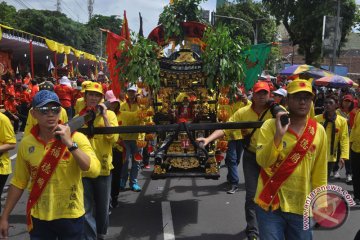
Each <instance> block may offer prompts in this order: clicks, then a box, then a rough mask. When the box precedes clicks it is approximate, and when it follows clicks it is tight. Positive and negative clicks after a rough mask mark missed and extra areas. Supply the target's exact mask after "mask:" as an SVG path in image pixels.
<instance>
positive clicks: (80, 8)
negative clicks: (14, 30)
mask: <svg viewBox="0 0 360 240" xmlns="http://www.w3.org/2000/svg"><path fill="white" fill-rule="evenodd" d="M0 1H4V0H0ZM5 2H7V3H8V4H11V5H13V6H15V7H16V8H17V9H21V8H35V9H47V10H56V2H57V0H5ZM356 2H357V4H360V0H356ZM60 3H61V11H62V12H63V13H65V14H66V15H67V16H68V17H70V18H72V19H74V20H76V21H79V22H82V23H86V22H87V21H88V18H89V17H88V16H89V15H88V8H87V3H88V0H60ZM168 3H169V0H94V10H93V13H94V14H101V15H105V16H110V15H119V16H120V17H121V18H122V17H123V13H124V10H126V12H127V18H128V21H129V27H130V29H131V30H133V31H135V32H138V30H139V17H138V14H139V12H141V15H142V16H143V22H144V23H143V27H144V35H145V36H147V35H148V34H149V33H150V31H151V30H152V29H153V28H155V27H156V25H157V22H158V18H159V14H160V13H161V12H162V10H163V8H164V6H165V5H167V4H168ZM201 7H202V8H203V9H206V10H210V11H213V10H214V9H215V8H216V0H207V1H206V2H205V3H202V4H201Z"/></svg>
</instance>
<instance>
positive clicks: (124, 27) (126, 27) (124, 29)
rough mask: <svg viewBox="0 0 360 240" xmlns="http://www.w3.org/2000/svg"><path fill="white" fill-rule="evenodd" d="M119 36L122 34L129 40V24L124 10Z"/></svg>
mask: <svg viewBox="0 0 360 240" xmlns="http://www.w3.org/2000/svg"><path fill="white" fill-rule="evenodd" d="M120 36H122V37H123V38H125V39H126V40H129V41H130V31H129V25H128V21H127V18H126V11H125V10H124V19H123V23H122V27H121V32H120Z"/></svg>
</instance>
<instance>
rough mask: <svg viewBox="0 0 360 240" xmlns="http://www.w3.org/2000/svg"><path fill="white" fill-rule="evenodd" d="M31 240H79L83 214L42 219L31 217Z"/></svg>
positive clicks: (82, 227)
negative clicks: (75, 216)
mask: <svg viewBox="0 0 360 240" xmlns="http://www.w3.org/2000/svg"><path fill="white" fill-rule="evenodd" d="M32 221H33V229H32V230H31V232H30V239H31V240H79V239H81V237H82V234H83V231H84V216H82V217H79V218H62V219H56V220H52V221H44V220H40V219H37V218H34V217H32Z"/></svg>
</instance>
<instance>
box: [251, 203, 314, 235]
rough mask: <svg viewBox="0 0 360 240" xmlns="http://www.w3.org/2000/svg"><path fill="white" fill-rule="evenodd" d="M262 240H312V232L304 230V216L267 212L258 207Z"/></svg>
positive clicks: (257, 214) (257, 213) (278, 211)
mask: <svg viewBox="0 0 360 240" xmlns="http://www.w3.org/2000/svg"><path fill="white" fill-rule="evenodd" d="M256 217H257V220H258V222H259V233H260V239H261V240H283V239H291V240H311V239H312V232H311V230H304V229H303V216H302V215H299V214H294V213H287V212H282V211H281V210H280V209H278V210H275V211H265V210H264V209H262V208H260V207H259V206H256Z"/></svg>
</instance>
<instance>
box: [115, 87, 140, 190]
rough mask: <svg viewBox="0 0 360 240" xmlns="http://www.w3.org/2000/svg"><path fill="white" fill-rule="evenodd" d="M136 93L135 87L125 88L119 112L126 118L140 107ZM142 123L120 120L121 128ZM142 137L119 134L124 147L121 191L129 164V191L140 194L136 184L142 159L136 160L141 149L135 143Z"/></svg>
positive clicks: (124, 184)
mask: <svg viewBox="0 0 360 240" xmlns="http://www.w3.org/2000/svg"><path fill="white" fill-rule="evenodd" d="M137 91H138V88H137V86H136V85H129V87H128V88H127V96H128V98H127V99H126V101H125V102H123V103H122V104H121V106H120V111H121V112H122V113H127V114H126V116H128V115H129V114H128V113H129V112H138V111H139V110H140V106H139V104H138V103H137V100H136V97H137ZM142 122H143V119H140V118H139V117H132V118H130V117H125V116H124V117H123V118H122V124H123V126H130V125H140V123H142ZM141 137H142V140H143V134H141V133H126V134H120V138H121V139H122V140H123V143H124V145H125V151H126V156H125V161H124V165H123V166H122V169H121V180H120V188H121V189H122V190H124V189H125V187H126V182H127V180H128V177H129V163H130V162H131V170H130V178H129V179H130V183H129V185H130V189H131V190H132V191H135V192H140V191H141V187H140V186H139V184H138V180H137V176H138V172H139V170H140V163H141V160H142V159H136V156H139V154H141V153H142V151H141V149H139V148H138V147H137V144H136V141H137V140H139V139H140V138H141Z"/></svg>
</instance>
